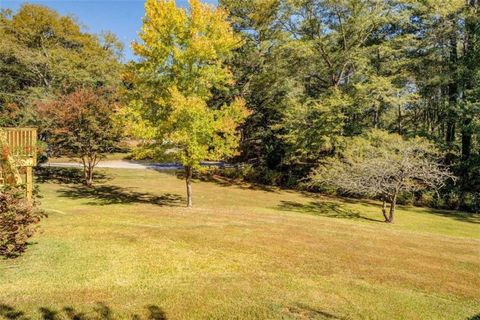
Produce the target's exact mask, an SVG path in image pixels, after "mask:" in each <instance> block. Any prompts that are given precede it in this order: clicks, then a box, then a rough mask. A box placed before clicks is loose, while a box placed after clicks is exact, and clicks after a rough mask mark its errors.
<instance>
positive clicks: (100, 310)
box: [0, 302, 167, 320]
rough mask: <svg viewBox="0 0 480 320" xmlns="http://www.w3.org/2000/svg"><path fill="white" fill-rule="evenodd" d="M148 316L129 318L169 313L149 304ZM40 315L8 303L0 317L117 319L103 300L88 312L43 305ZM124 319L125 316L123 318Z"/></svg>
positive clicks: (155, 318) (162, 318) (162, 319)
mask: <svg viewBox="0 0 480 320" xmlns="http://www.w3.org/2000/svg"><path fill="white" fill-rule="evenodd" d="M146 310H147V316H146V317H142V316H140V315H138V314H131V315H130V316H129V317H128V318H129V319H132V320H167V315H166V314H165V312H164V311H163V309H162V308H160V307H158V306H156V305H149V306H147V307H146ZM38 311H39V313H40V317H38V316H36V317H30V316H28V315H27V314H26V313H25V312H23V311H21V310H18V309H16V308H14V307H12V306H9V305H6V304H0V319H8V320H30V319H42V320H61V319H69V320H113V319H117V317H116V315H115V314H114V312H113V311H112V310H111V309H110V307H109V306H108V305H106V304H105V303H103V302H97V303H96V306H95V307H94V308H93V310H91V311H89V312H88V313H85V312H80V311H77V310H75V309H74V308H73V307H71V306H67V307H64V308H62V309H61V310H55V309H51V308H47V307H41V308H39V309H38ZM122 319H123V318H122Z"/></svg>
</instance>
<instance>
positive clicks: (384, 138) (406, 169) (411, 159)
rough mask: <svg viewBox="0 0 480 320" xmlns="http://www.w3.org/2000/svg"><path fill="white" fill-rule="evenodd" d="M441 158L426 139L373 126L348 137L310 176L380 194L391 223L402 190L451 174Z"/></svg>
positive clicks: (431, 184) (439, 182) (438, 183)
mask: <svg viewBox="0 0 480 320" xmlns="http://www.w3.org/2000/svg"><path fill="white" fill-rule="evenodd" d="M439 158H440V157H439V154H438V151H437V150H436V149H435V147H434V146H433V145H432V144H431V143H430V142H428V141H427V140H425V139H422V138H418V137H417V138H412V139H409V140H407V139H404V138H402V137H401V136H400V135H398V134H389V133H387V132H385V131H381V130H372V131H370V132H368V133H366V134H365V135H363V136H358V137H355V138H351V139H348V140H347V141H346V143H345V146H344V148H343V149H342V151H341V152H339V153H338V155H337V156H336V157H333V158H332V159H330V160H329V161H327V162H325V163H324V164H322V165H320V166H319V167H317V168H316V169H315V170H314V171H313V172H312V174H311V176H310V179H311V183H312V184H313V185H323V186H330V187H334V188H336V189H338V190H340V191H341V192H344V193H348V194H355V195H363V196H371V197H376V198H380V199H381V200H382V201H383V206H382V213H383V216H384V218H385V222H388V223H392V222H393V221H394V214H395V207H396V203H397V198H398V195H399V194H400V193H401V192H413V191H419V190H424V189H437V188H440V187H442V186H443V185H444V184H445V181H446V180H447V179H449V178H452V175H451V173H450V172H449V171H448V170H447V169H446V168H445V167H444V166H442V165H441V164H439V163H438V160H439ZM387 202H388V203H389V204H390V210H389V213H388V214H387V212H386V203H387Z"/></svg>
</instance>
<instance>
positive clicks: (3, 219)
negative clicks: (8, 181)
mask: <svg viewBox="0 0 480 320" xmlns="http://www.w3.org/2000/svg"><path fill="white" fill-rule="evenodd" d="M23 194H24V192H23V191H22V190H20V189H18V188H8V189H2V190H0V256H5V257H7V258H13V257H16V256H18V255H20V254H21V253H23V252H24V251H25V249H26V247H27V241H28V239H29V238H30V237H31V236H32V235H33V234H34V233H35V231H36V230H37V229H38V223H39V222H40V220H41V219H42V218H43V217H45V216H46V215H45V213H44V212H43V211H42V210H40V209H39V208H38V203H37V202H36V201H33V202H32V203H31V202H29V201H27V200H26V199H25V198H24V196H23Z"/></svg>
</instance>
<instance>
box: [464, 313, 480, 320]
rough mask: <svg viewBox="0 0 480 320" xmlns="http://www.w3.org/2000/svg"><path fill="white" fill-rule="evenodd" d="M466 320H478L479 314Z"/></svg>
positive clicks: (479, 319)
mask: <svg viewBox="0 0 480 320" xmlns="http://www.w3.org/2000/svg"><path fill="white" fill-rule="evenodd" d="M467 320H480V313H479V314H476V315H474V316H472V317H470V318H468V319H467Z"/></svg>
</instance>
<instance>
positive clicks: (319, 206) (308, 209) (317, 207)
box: [278, 201, 383, 222]
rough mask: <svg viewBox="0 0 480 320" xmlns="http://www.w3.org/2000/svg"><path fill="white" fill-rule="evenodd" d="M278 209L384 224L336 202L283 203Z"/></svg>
mask: <svg viewBox="0 0 480 320" xmlns="http://www.w3.org/2000/svg"><path fill="white" fill-rule="evenodd" d="M278 209H280V210H284V211H295V212H300V213H308V214H313V215H317V216H323V217H328V218H338V219H361V220H368V221H374V222H383V221H382V220H377V219H372V218H368V217H364V216H362V215H360V213H359V212H357V211H353V210H349V209H345V208H344V207H343V206H342V205H340V204H338V203H335V202H320V201H310V202H308V203H300V202H294V201H282V202H281V204H280V205H279V206H278Z"/></svg>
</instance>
